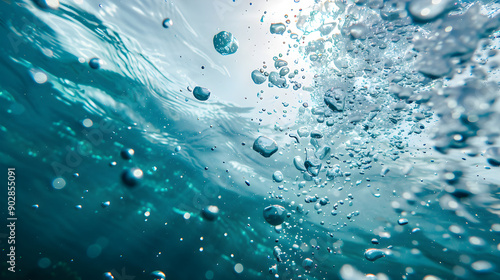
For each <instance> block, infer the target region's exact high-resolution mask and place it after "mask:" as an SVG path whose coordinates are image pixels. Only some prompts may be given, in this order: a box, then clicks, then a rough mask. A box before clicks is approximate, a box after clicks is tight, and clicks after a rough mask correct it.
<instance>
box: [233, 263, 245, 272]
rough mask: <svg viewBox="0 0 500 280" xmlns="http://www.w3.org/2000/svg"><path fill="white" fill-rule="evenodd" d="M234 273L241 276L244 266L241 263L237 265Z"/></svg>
mask: <svg viewBox="0 0 500 280" xmlns="http://www.w3.org/2000/svg"><path fill="white" fill-rule="evenodd" d="M234 271H236V273H238V274H240V273H242V272H243V265H242V264H241V263H237V264H236V265H235V266H234Z"/></svg>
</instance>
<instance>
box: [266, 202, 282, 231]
mask: <svg viewBox="0 0 500 280" xmlns="http://www.w3.org/2000/svg"><path fill="white" fill-rule="evenodd" d="M285 218H286V209H285V207H283V206H280V205H271V206H268V207H266V208H265V209H264V219H265V220H266V222H268V223H269V224H271V225H273V226H277V225H281V224H282V223H283V222H284V221H285Z"/></svg>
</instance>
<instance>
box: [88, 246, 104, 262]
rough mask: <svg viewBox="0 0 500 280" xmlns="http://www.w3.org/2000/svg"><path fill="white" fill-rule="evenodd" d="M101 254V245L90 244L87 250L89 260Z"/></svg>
mask: <svg viewBox="0 0 500 280" xmlns="http://www.w3.org/2000/svg"><path fill="white" fill-rule="evenodd" d="M101 252H102V248H101V245H99V244H92V245H90V246H89V247H88V248H87V256H88V257H89V258H91V259H95V258H97V257H98V256H99V255H100V254H101Z"/></svg>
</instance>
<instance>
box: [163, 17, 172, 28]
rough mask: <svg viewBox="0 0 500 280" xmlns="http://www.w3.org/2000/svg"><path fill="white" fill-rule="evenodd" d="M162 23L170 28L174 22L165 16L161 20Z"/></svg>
mask: <svg viewBox="0 0 500 280" xmlns="http://www.w3.org/2000/svg"><path fill="white" fill-rule="evenodd" d="M162 25H163V27H164V28H170V27H172V25H174V22H173V21H172V20H171V19H170V18H166V19H164V20H163V23H162Z"/></svg>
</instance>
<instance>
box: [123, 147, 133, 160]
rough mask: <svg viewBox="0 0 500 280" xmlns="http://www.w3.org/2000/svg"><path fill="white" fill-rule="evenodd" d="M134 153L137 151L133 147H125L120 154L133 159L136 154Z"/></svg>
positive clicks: (124, 157) (127, 158) (126, 158)
mask: <svg viewBox="0 0 500 280" xmlns="http://www.w3.org/2000/svg"><path fill="white" fill-rule="evenodd" d="M134 153H135V151H134V150H133V149H123V150H121V152H120V156H121V157H122V158H123V159H125V160H129V159H132V157H133V156H134Z"/></svg>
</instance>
